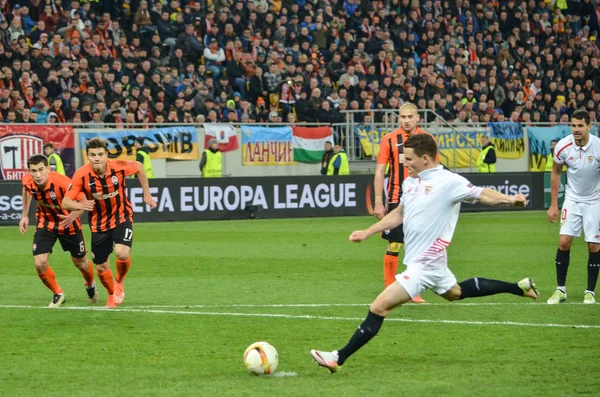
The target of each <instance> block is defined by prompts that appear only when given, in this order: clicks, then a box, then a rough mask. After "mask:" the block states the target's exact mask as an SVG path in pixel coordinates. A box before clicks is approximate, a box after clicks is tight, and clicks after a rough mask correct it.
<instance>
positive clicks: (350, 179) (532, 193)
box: [0, 173, 549, 225]
mask: <svg viewBox="0 0 600 397" xmlns="http://www.w3.org/2000/svg"><path fill="white" fill-rule="evenodd" d="M463 175H464V176H465V177H466V178H467V179H469V180H470V181H471V182H472V183H473V184H474V185H477V186H483V187H489V188H492V189H495V190H497V191H500V192H502V193H506V194H511V195H512V194H518V193H520V194H524V195H525V196H526V197H527V198H528V200H529V202H528V205H527V208H528V209H534V210H535V209H543V208H544V205H545V203H544V201H545V198H546V201H547V197H545V196H547V195H548V194H549V193H548V192H549V189H548V187H547V186H546V188H545V186H544V174H542V173H497V174H463ZM151 185H152V187H151V193H152V195H153V196H154V198H155V200H156V202H157V203H158V207H157V208H156V209H155V210H153V211H150V209H149V208H148V207H147V206H146V205H145V204H144V201H143V194H142V189H141V187H140V186H139V183H138V181H137V180H134V179H132V180H130V181H128V182H127V190H128V195H129V198H130V201H131V204H132V206H133V210H134V212H135V221H136V222H171V221H202V220H219V219H223V220H232V219H251V218H265V219H269V218H296V217H335V216H358V215H369V214H372V213H373V204H374V192H373V176H372V175H350V176H332V177H325V176H307V177H293V178H291V177H264V178H215V179H201V178H181V179H153V180H152V181H151ZM0 187H1V189H0V225H17V224H18V223H19V220H20V219H21V211H22V206H23V203H22V199H21V189H22V186H21V183H20V182H17V181H10V182H4V183H2V184H0ZM34 208H35V202H34V203H33V204H32V208H31V211H32V212H31V214H30V223H32V224H33V222H34V221H33V219H34V218H33V216H34V215H33V209H34ZM507 209H510V208H506V207H497V208H491V207H485V206H483V205H481V204H463V205H462V211H464V212H471V211H489V210H491V211H494V210H495V211H502V210H507Z"/></svg>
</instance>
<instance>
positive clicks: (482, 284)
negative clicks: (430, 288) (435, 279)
mask: <svg viewBox="0 0 600 397" xmlns="http://www.w3.org/2000/svg"><path fill="white" fill-rule="evenodd" d="M502 293H506V294H513V295H517V296H526V297H529V298H532V299H537V298H538V297H539V293H538V291H537V289H536V288H535V284H534V282H533V280H532V279H530V278H524V279H523V280H521V281H519V282H518V283H507V282H506V281H500V280H492V279H489V278H480V277H476V278H470V279H468V280H465V281H461V282H460V283H458V284H456V285H454V287H452V288H451V289H450V290H449V291H448V292H446V293H445V294H443V295H442V297H443V298H444V299H446V300H449V301H454V300H460V299H465V298H479V297H482V296H490V295H496V294H502Z"/></svg>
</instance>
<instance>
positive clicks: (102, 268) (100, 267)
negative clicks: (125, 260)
mask: <svg viewBox="0 0 600 397" xmlns="http://www.w3.org/2000/svg"><path fill="white" fill-rule="evenodd" d="M108 269H110V266H109V264H108V261H106V262H104V263H97V264H96V271H97V272H98V273H104V272H105V271H107V270H108Z"/></svg>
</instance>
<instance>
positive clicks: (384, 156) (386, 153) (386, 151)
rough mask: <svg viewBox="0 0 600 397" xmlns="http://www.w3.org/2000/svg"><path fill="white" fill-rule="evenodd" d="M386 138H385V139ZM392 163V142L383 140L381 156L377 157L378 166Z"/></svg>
mask: <svg viewBox="0 0 600 397" xmlns="http://www.w3.org/2000/svg"><path fill="white" fill-rule="evenodd" d="M384 138H385V137H384ZM389 161H390V140H389V139H381V143H380V144H379V154H378V155H377V164H387V163H389Z"/></svg>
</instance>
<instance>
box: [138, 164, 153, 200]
mask: <svg viewBox="0 0 600 397" xmlns="http://www.w3.org/2000/svg"><path fill="white" fill-rule="evenodd" d="M137 176H138V179H139V180H140V185H141V186H142V189H143V191H144V202H145V203H146V204H148V206H149V207H150V208H152V209H154V208H156V201H154V199H153V198H152V194H150V182H148V175H146V170H145V169H144V166H143V165H142V163H140V162H138V173H137Z"/></svg>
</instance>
